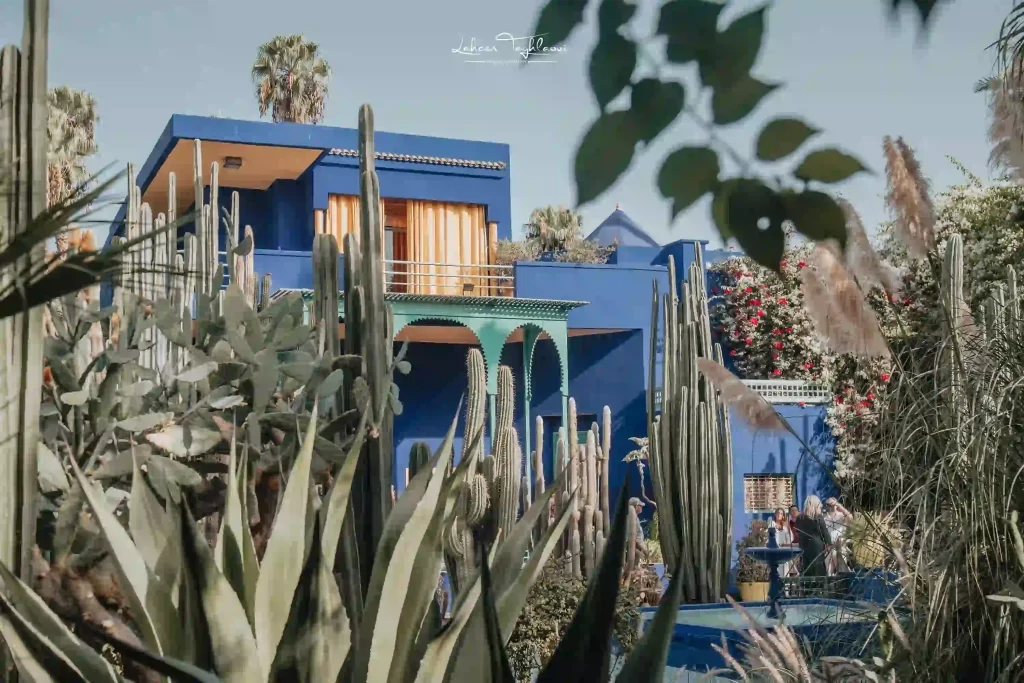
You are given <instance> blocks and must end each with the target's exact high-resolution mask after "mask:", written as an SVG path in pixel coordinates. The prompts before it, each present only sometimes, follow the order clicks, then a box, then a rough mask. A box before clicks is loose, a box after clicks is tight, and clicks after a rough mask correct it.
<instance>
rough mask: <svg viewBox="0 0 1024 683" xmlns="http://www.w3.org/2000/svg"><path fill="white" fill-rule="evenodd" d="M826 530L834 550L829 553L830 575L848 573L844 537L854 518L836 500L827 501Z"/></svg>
mask: <svg viewBox="0 0 1024 683" xmlns="http://www.w3.org/2000/svg"><path fill="white" fill-rule="evenodd" d="M823 516H824V519H825V528H827V529H828V536H829V543H830V544H831V545H832V549H831V550H829V553H828V573H829V575H830V576H831V575H834V574H836V573H838V572H845V571H847V567H848V562H847V561H846V553H845V550H846V549H845V548H844V547H843V537H844V535H845V534H846V525H847V524H848V523H849V520H850V518H851V517H852V516H853V515H851V514H850V511H849V510H847V509H846V508H844V507H843V506H842V505H840V504H839V501H838V500H836V499H835V498H829V499H828V500H826V501H825V514H824V515H823Z"/></svg>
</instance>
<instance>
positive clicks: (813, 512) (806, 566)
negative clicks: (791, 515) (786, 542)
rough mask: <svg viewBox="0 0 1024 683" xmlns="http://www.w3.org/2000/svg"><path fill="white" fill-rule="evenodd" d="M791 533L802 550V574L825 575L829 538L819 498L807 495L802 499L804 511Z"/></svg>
mask: <svg viewBox="0 0 1024 683" xmlns="http://www.w3.org/2000/svg"><path fill="white" fill-rule="evenodd" d="M793 534H794V535H795V536H796V540H797V543H799V545H800V550H802V551H803V559H802V561H801V564H802V565H803V572H802V575H803V576H821V577H824V576H827V575H828V573H827V569H826V566H825V559H826V551H827V550H828V547H829V543H830V539H829V535H828V528H826V526H825V519H824V517H823V516H822V509H821V499H820V498H818V497H817V496H807V498H806V499H805V500H804V511H803V513H802V514H800V516H799V517H797V518H796V523H795V524H794V525H793Z"/></svg>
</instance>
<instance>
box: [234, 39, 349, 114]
mask: <svg viewBox="0 0 1024 683" xmlns="http://www.w3.org/2000/svg"><path fill="white" fill-rule="evenodd" d="M319 50H320V46H319V45H317V44H316V43H314V42H311V41H307V40H306V39H305V38H303V37H302V36H301V35H294V36H276V37H275V38H274V39H273V40H270V41H268V42H266V43H264V44H263V45H260V49H259V53H258V54H257V55H256V61H255V63H253V65H252V80H253V83H255V84H256V100H257V101H258V102H259V103H260V117H263V116H266V114H267V112H268V111H270V112H271V118H272V119H273V121H274V122H275V123H277V122H279V121H291V122H294V123H320V122H321V121H323V119H324V105H325V104H326V103H327V80H328V79H329V78H330V77H331V67H330V66H329V65H328V64H327V60H325V59H324V58H323V57H321V56H320V55H319Z"/></svg>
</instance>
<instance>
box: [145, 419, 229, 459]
mask: <svg viewBox="0 0 1024 683" xmlns="http://www.w3.org/2000/svg"><path fill="white" fill-rule="evenodd" d="M189 432H191V434H192V443H190V444H189V445H188V446H187V447H186V446H185V429H184V427H182V426H181V425H174V424H172V425H167V426H166V427H164V428H163V429H162V430H160V431H159V432H153V433H151V434H146V441H148V442H149V443H151V444H153V445H154V446H156V447H157V448H159V449H160V450H162V451H165V452H167V453H170V454H171V455H173V456H175V457H178V458H186V457H195V456H197V455H203V454H204V453H208V452H209V451H211V450H213V449H214V447H216V446H217V444H219V443H220V442H221V440H222V436H221V433H220V432H219V431H216V430H213V429H207V428H205V427H189Z"/></svg>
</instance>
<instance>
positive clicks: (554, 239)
mask: <svg viewBox="0 0 1024 683" xmlns="http://www.w3.org/2000/svg"><path fill="white" fill-rule="evenodd" d="M526 238H527V239H528V240H529V241H530V242H533V243H534V244H535V245H536V246H537V247H538V248H539V249H540V251H564V250H565V249H566V247H568V246H569V245H570V244H572V243H573V242H576V241H577V240H582V239H583V217H582V216H580V215H579V214H578V213H576V212H575V211H573V210H572V209H567V208H565V207H564V206H550V205H549V206H545V207H541V208H539V209H534V210H533V212H532V213H531V214H530V220H529V222H528V223H527V224H526Z"/></svg>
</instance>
